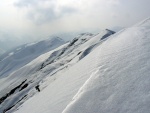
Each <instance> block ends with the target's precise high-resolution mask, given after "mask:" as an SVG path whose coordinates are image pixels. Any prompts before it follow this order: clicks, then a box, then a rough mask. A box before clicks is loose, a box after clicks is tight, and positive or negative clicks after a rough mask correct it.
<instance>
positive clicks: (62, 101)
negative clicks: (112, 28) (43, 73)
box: [15, 19, 150, 113]
mask: <svg viewBox="0 0 150 113" xmlns="http://www.w3.org/2000/svg"><path fill="white" fill-rule="evenodd" d="M149 22H150V19H147V20H145V21H144V22H142V23H140V25H136V26H134V27H131V28H128V29H125V30H122V31H120V32H119V33H117V34H115V35H113V36H111V37H109V38H108V39H107V40H105V41H101V42H100V43H98V44H96V48H95V49H93V50H92V51H91V53H89V54H88V55H87V56H86V57H84V58H83V59H81V60H80V61H79V62H78V63H76V64H75V65H73V66H72V67H70V68H68V69H66V70H62V71H59V72H58V73H56V74H55V76H52V77H53V78H52V77H49V78H47V80H49V81H51V82H50V83H49V86H48V87H46V88H45V89H43V90H42V91H41V92H40V93H38V94H36V95H35V96H34V97H32V98H30V99H29V100H28V101H26V102H25V103H24V104H23V105H22V106H20V107H19V109H18V110H16V111H15V113H43V112H44V113H61V112H63V113H149V110H150V107H149V101H150V99H149V98H150V88H149V85H150V82H149V81H150V76H149V74H150V70H149V68H150V50H149V48H150V47H149V46H150V45H149V43H150V24H149ZM103 36H104V35H103ZM95 37H99V38H100V37H101V38H102V36H101V35H100V34H99V35H97V36H95ZM92 39H94V37H93V38H92ZM91 42H92V40H91ZM91 42H87V43H91ZM87 43H86V44H87ZM86 44H85V45H86ZM92 45H93V44H92ZM92 45H91V46H92ZM86 50H87V49H86ZM78 58H79V57H78ZM66 106H67V107H66Z"/></svg>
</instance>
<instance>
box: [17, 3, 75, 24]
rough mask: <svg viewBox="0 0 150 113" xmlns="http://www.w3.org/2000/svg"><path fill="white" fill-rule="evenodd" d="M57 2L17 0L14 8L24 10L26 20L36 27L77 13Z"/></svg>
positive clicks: (73, 9)
mask: <svg viewBox="0 0 150 113" xmlns="http://www.w3.org/2000/svg"><path fill="white" fill-rule="evenodd" d="M57 2H58V1H57V0H19V1H18V2H17V3H15V6H16V7H18V8H20V9H25V10H26V11H27V12H26V16H27V18H28V19H29V20H31V21H33V22H34V23H36V24H38V25H39V24H44V23H47V22H51V21H53V20H56V19H59V18H61V17H64V16H65V15H67V14H73V13H75V12H77V9H76V8H73V7H70V6H67V5H58V4H57Z"/></svg>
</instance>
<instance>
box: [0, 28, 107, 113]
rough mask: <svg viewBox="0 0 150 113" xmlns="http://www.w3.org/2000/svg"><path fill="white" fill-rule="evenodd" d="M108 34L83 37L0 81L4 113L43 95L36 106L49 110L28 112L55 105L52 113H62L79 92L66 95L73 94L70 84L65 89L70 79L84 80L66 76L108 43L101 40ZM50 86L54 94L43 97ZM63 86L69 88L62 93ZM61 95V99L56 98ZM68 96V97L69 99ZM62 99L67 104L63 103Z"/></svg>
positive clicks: (10, 111)
mask: <svg viewBox="0 0 150 113" xmlns="http://www.w3.org/2000/svg"><path fill="white" fill-rule="evenodd" d="M107 33H108V31H106V30H104V31H102V32H100V33H99V34H97V35H93V34H91V33H83V34H80V35H79V36H77V37H75V38H74V39H73V40H72V41H71V42H68V43H66V44H64V45H62V46H60V47H58V48H56V49H54V50H52V51H49V52H47V53H45V54H42V55H40V56H39V57H37V58H36V59H34V60H33V61H31V62H30V63H28V64H26V65H24V66H23V67H21V68H20V69H18V70H15V71H14V72H13V73H11V74H10V75H9V76H7V77H5V78H3V79H0V85H1V86H2V87H0V92H1V93H0V102H1V105H0V112H4V111H5V112H7V113H12V112H13V111H14V110H16V109H17V108H18V107H19V106H20V105H21V104H22V103H24V102H26V101H27V100H29V101H30V99H32V98H36V96H38V95H41V97H38V99H37V101H38V100H40V102H36V104H43V105H40V106H45V107H44V108H42V109H41V108H40V107H38V108H40V110H37V111H36V109H34V108H32V111H27V112H29V113H34V110H35V111H36V112H38V111H39V112H40V111H41V110H43V109H45V110H46V109H48V108H49V107H48V106H49V104H51V105H50V108H52V109H51V112H53V113H56V111H57V113H58V112H59V113H60V111H62V110H63V109H64V108H65V106H66V105H67V104H68V103H69V102H70V99H71V98H72V96H73V95H74V94H75V93H76V91H77V90H78V87H77V88H74V90H72V91H71V92H70V93H71V94H67V93H64V91H67V92H68V91H69V90H70V89H69V88H67V87H65V86H66V85H67V84H66V85H64V83H66V79H68V76H69V75H70V76H69V77H71V78H70V81H69V80H68V83H70V82H72V83H74V82H73V81H74V80H76V79H77V78H78V77H79V78H80V76H76V77H75V76H73V75H72V73H70V74H64V73H65V72H68V70H70V68H72V67H74V65H76V64H78V63H80V62H82V60H83V59H84V57H86V56H87V55H88V54H89V53H90V52H92V51H93V50H94V49H95V48H96V47H97V46H98V45H99V44H101V43H103V42H104V41H105V40H106V39H105V40H101V38H102V37H103V36H104V35H106V34H107ZM29 46H31V45H29ZM91 47H92V48H91ZM88 48H91V49H90V51H88V52H87V53H86V54H84V53H85V51H87V49H88ZM81 56H82V58H81ZM84 67H85V66H84ZM84 71H85V70H84ZM66 75H67V76H66ZM87 78H88V76H85V77H83V78H82V79H83V80H82V81H81V82H80V81H79V82H78V84H80V85H79V86H81V85H82V84H83V83H84V81H85V80H86V79H87ZM72 80H73V81H72ZM56 83H58V84H56ZM10 84H11V85H10ZM48 85H49V86H50V87H51V88H50V89H49V91H50V92H51V93H50V92H49V91H48V92H47V93H46V94H47V96H48V97H47V96H46V95H42V93H44V90H45V89H47V86H48ZM68 85H69V84H68ZM62 86H63V87H65V88H63V89H61V87H62ZM70 86H72V85H70ZM38 91H40V93H39V94H37V95H36V93H38ZM61 91H62V93H61ZM55 92H57V93H55ZM61 94H62V95H61ZM66 94H67V95H68V96H67V95H66ZM57 95H58V97H56V96H57ZM64 96H65V97H66V96H67V98H65V97H64ZM31 97H32V98H31ZM62 97H64V98H62ZM60 98H61V99H64V100H59V99H60ZM49 99H51V100H49ZM68 99H69V100H68ZM48 100H49V101H48ZM47 101H48V102H47ZM27 102H28V101H27ZM33 102H35V101H33ZM53 103H55V104H53ZM31 106H32V105H31ZM58 106H59V108H58ZM36 108H37V106H36ZM21 112H22V111H21ZM23 112H26V111H23ZM27 112H26V113H27ZM36 112H35V113H36Z"/></svg>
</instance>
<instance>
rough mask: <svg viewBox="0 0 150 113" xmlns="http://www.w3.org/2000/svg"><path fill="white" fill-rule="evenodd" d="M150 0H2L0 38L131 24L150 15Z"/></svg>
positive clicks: (33, 36) (33, 37)
mask: <svg viewBox="0 0 150 113" xmlns="http://www.w3.org/2000/svg"><path fill="white" fill-rule="evenodd" d="M149 5H150V0H0V40H5V38H6V37H7V38H8V37H9V39H10V38H11V40H14V39H17V38H18V39H23V40H28V39H38V38H41V37H47V36H49V35H52V34H57V33H65V32H76V31H82V30H84V31H85V30H91V31H92V30H93V29H105V28H113V27H116V26H119V27H128V26H131V25H133V24H135V23H137V22H139V21H141V20H143V19H145V18H147V17H149V16H150V6H149Z"/></svg>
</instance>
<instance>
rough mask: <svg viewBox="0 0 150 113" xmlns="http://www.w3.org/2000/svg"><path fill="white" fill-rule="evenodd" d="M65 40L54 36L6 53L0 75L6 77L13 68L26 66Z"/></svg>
mask: <svg viewBox="0 0 150 113" xmlns="http://www.w3.org/2000/svg"><path fill="white" fill-rule="evenodd" d="M64 43H65V42H64V41H63V40H62V39H60V38H58V37H54V38H52V39H47V40H43V41H40V42H37V43H31V44H26V45H24V46H20V47H18V48H16V49H15V50H12V51H10V52H9V53H6V54H5V55H4V56H3V57H2V58H1V61H0V77H6V76H7V75H9V74H10V73H11V72H13V70H17V69H18V68H20V67H22V66H24V65H25V64H27V63H29V62H30V61H32V60H33V59H35V58H36V57H38V56H39V55H41V54H43V53H45V52H48V51H50V50H53V49H55V48H57V47H58V46H60V45H62V44H64Z"/></svg>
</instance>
